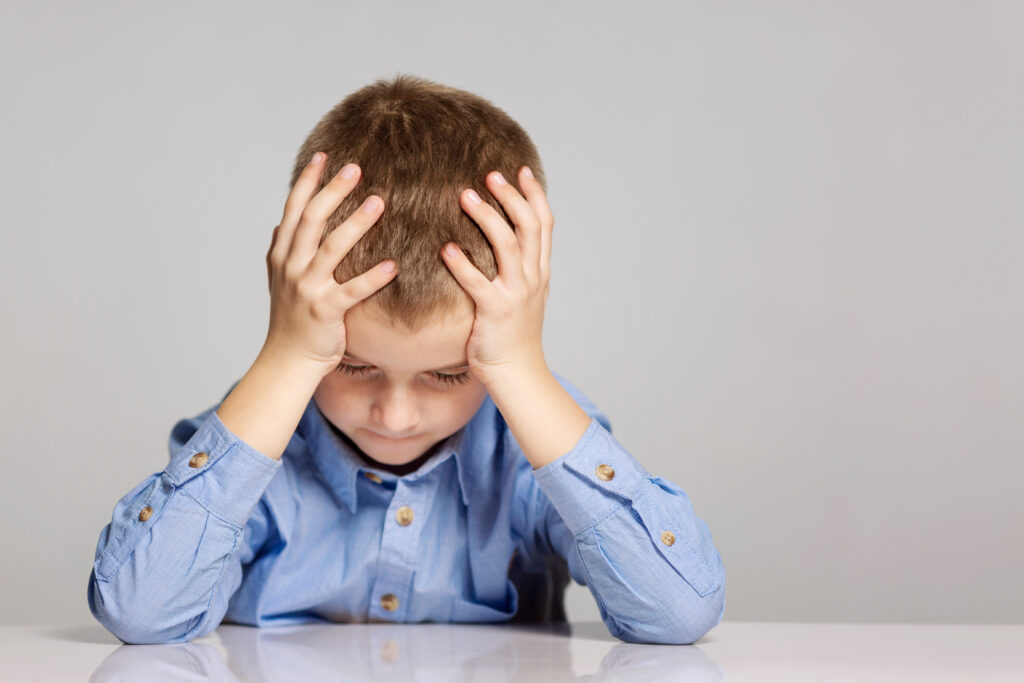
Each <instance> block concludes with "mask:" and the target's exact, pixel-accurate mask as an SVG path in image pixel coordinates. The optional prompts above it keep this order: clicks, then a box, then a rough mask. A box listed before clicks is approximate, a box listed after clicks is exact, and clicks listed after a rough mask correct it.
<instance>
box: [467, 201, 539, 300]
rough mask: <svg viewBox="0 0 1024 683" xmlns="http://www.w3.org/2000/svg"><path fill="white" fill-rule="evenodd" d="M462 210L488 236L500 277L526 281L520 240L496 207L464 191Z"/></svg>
mask: <svg viewBox="0 0 1024 683" xmlns="http://www.w3.org/2000/svg"><path fill="white" fill-rule="evenodd" d="M459 200H460V203H461V204H462V208H463V209H464V210H465V211H466V213H468V214H469V217H470V218H472V219H473V220H474V221H475V222H476V224H477V225H479V226H480V229H481V230H482V231H483V233H484V235H486V237H487V240H488V241H489V242H490V243H491V247H493V249H494V258H495V260H496V261H497V262H498V276H499V277H501V278H502V279H503V280H504V279H509V280H512V279H517V278H518V279H519V280H522V279H524V276H523V256H522V254H521V253H520V251H519V239H518V238H517V237H516V234H515V233H514V232H513V231H512V228H511V226H509V224H508V223H506V222H505V219H504V218H502V217H501V214H499V213H498V212H497V211H495V209H494V207H493V206H491V205H490V204H488V203H486V202H485V201H483V200H482V199H480V196H479V195H478V194H477V193H476V192H474V191H473V190H464V191H463V192H462V194H461V195H459Z"/></svg>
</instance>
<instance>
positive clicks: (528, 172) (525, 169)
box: [523, 166, 533, 178]
mask: <svg viewBox="0 0 1024 683" xmlns="http://www.w3.org/2000/svg"><path fill="white" fill-rule="evenodd" d="M523 175H525V176H526V177H527V178H532V177H533V171H531V170H530V167H529V166H523Z"/></svg>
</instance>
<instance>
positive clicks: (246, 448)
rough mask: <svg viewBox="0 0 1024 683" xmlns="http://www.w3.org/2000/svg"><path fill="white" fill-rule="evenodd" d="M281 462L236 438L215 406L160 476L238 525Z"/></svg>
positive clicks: (241, 522)
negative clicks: (222, 420) (221, 418)
mask: <svg viewBox="0 0 1024 683" xmlns="http://www.w3.org/2000/svg"><path fill="white" fill-rule="evenodd" d="M282 464H283V461H282V460H281V459H277V460H275V459H274V458H268V457H267V456H265V455H263V454H262V453H260V452H259V451H257V450H256V449H254V448H252V447H251V446H250V445H249V444H247V443H245V442H244V441H242V440H241V439H240V438H238V436H237V435H235V434H234V433H233V432H232V431H231V430H229V429H228V428H227V427H226V426H224V423H223V422H221V420H220V417H219V416H218V415H217V411H216V410H214V411H212V412H211V413H210V415H209V416H208V417H207V418H206V420H205V421H204V422H203V423H202V424H201V425H200V426H199V429H197V430H196V433H195V434H193V435H192V437H191V438H190V439H189V440H188V441H186V442H185V444H184V445H183V446H182V447H181V449H180V450H179V451H178V452H177V453H175V454H173V455H172V456H171V462H170V464H168V466H167V468H166V469H165V470H164V472H163V478H164V479H165V480H166V481H167V483H169V484H171V485H172V486H175V487H181V489H182V490H183V491H185V492H186V493H188V494H189V495H190V496H192V497H193V498H195V499H196V500H197V501H198V502H199V503H200V504H201V505H203V507H205V508H206V509H207V510H209V511H210V512H212V513H213V514H215V515H217V516H218V517H220V518H222V519H224V520H225V521H227V522H230V523H231V524H234V525H236V526H238V527H243V526H245V524H246V522H248V521H249V517H250V516H251V515H252V511H253V510H254V509H255V507H256V504H257V503H258V502H259V501H260V498H262V497H263V492H264V491H265V490H266V488H267V486H268V485H269V484H270V480H271V479H273V478H274V475H275V474H276V473H277V470H278V469H280V467H281V465H282Z"/></svg>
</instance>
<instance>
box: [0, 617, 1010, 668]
mask: <svg viewBox="0 0 1024 683" xmlns="http://www.w3.org/2000/svg"><path fill="white" fill-rule="evenodd" d="M569 629H571V634H569V633H567V629H565V628H562V629H558V628H526V627H521V626H511V625H465V624H451V625H449V624H410V625H392V624H328V625H308V626H293V627H285V628H278V629H267V628H264V629H255V628H250V627H245V626H232V625H223V626H221V627H220V628H218V629H217V630H216V631H214V632H213V633H211V634H210V635H207V636H204V637H202V638H197V639H195V640H193V641H192V642H191V643H182V644H178V645H122V644H121V643H120V641H118V640H117V639H116V638H114V637H113V636H112V635H110V634H109V633H107V631H105V630H104V629H103V628H102V627H101V626H99V625H98V624H94V625H88V626H80V627H46V626H0V679H2V680H4V681H86V680H88V681H90V682H100V681H132V682H133V683H134V682H136V681H181V680H189V681H232V682H233V681H275V682H277V681H303V683H308V682H312V681H365V680H385V681H413V680H415V681H445V682H446V683H447V682H449V681H529V682H530V683H546V682H547V681H571V680H585V681H599V680H613V681H726V680H727V681H787V682H791V681H816V682H817V681H870V682H872V683H875V682H878V681H922V682H923V681H928V682H929V683H936V682H941V681H971V682H974V681H985V682H991V681H1013V682H1014V683H1020V682H1021V681H1024V624H1021V625H990V626H989V625H923V624H809V623H770V622H740V621H723V622H722V623H721V624H719V625H718V627H717V628H715V629H714V630H712V631H711V633H709V634H708V635H706V636H705V637H704V638H702V639H701V640H700V641H698V642H697V644H695V645H692V646H686V645H683V646H678V645H635V644H631V643H623V642H621V641H618V640H615V639H614V638H612V637H611V636H610V635H609V634H608V632H607V630H606V629H605V627H604V625H603V624H601V623H600V622H595V623H581V624H573V625H572V626H571V627H569Z"/></svg>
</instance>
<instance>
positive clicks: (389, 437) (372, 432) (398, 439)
mask: <svg viewBox="0 0 1024 683" xmlns="http://www.w3.org/2000/svg"><path fill="white" fill-rule="evenodd" d="M366 431H368V432H370V433H371V434H373V435H374V436H376V437H378V438H380V439H386V440H387V441H406V440H408V439H412V438H413V437H416V436H419V434H413V435H411V436H386V435H384V434H378V433H377V432H375V431H373V430H370V429H367V430H366Z"/></svg>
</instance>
